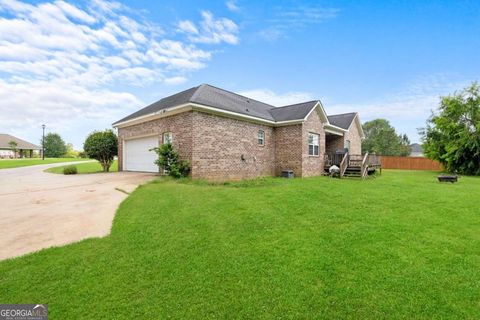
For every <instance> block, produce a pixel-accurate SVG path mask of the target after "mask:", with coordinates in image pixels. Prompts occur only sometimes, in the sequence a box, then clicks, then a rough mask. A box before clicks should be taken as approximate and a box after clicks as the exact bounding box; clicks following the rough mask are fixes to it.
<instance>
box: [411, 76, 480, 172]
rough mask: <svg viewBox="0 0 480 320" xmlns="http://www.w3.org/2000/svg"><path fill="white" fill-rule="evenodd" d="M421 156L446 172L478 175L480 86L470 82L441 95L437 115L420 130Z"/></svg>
mask: <svg viewBox="0 0 480 320" xmlns="http://www.w3.org/2000/svg"><path fill="white" fill-rule="evenodd" d="M420 134H421V135H422V138H423V142H424V144H423V148H424V152H425V155H426V156H427V157H429V158H431V159H435V160H438V161H439V162H440V163H442V164H443V165H444V166H445V168H446V169H447V170H448V171H450V172H458V173H461V174H469V175H480V87H479V85H478V83H476V82H474V83H472V85H470V86H469V87H467V88H465V89H463V90H462V91H460V92H458V93H457V92H456V93H454V94H453V95H449V96H446V97H442V98H441V101H440V106H439V108H438V112H437V114H432V116H431V117H430V118H429V119H428V120H427V125H426V128H424V129H421V130H420Z"/></svg>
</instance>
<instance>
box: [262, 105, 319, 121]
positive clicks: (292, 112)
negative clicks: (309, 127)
mask: <svg viewBox="0 0 480 320" xmlns="http://www.w3.org/2000/svg"><path fill="white" fill-rule="evenodd" d="M317 103H318V101H317V100H314V101H308V102H302V103H297V104H292V105H289V106H283V107H278V108H273V109H270V113H271V114H272V116H273V117H274V118H275V121H287V120H295V119H304V118H305V117H306V116H307V115H308V113H309V112H310V111H311V110H312V108H313V107H314V106H315V105H316V104H317Z"/></svg>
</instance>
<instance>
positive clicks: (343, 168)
mask: <svg viewBox="0 0 480 320" xmlns="http://www.w3.org/2000/svg"><path fill="white" fill-rule="evenodd" d="M349 158H350V157H349V155H348V152H346V153H345V154H344V155H343V159H342V162H340V178H341V177H343V175H344V174H345V171H347V168H348V164H349V162H350V161H349Z"/></svg>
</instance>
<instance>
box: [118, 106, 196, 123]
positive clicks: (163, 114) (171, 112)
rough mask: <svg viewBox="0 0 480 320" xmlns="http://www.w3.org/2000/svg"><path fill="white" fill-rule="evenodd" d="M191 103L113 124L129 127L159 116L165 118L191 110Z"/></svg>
mask: <svg viewBox="0 0 480 320" xmlns="http://www.w3.org/2000/svg"><path fill="white" fill-rule="evenodd" d="M191 108H192V107H191V105H190V104H188V103H187V104H181V105H178V106H175V107H172V108H166V109H162V110H159V111H157V112H153V113H150V114H146V115H143V116H139V117H136V118H133V119H129V120H125V121H122V122H118V123H115V124H114V125H113V127H114V128H123V127H128V126H131V125H134V124H138V123H142V122H146V121H151V120H155V119H159V118H163V117H166V116H171V115H174V114H177V113H181V112H185V111H190V110H191Z"/></svg>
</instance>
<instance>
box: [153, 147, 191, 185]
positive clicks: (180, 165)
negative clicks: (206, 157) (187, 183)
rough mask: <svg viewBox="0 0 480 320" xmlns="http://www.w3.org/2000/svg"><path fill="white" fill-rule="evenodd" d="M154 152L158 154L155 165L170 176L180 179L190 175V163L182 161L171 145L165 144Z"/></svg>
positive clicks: (154, 149)
mask: <svg viewBox="0 0 480 320" xmlns="http://www.w3.org/2000/svg"><path fill="white" fill-rule="evenodd" d="M152 150H153V151H155V152H156V153H157V154H158V159H157V160H155V164H156V165H157V166H159V167H160V168H162V169H163V170H164V171H165V172H167V173H168V175H169V176H171V177H174V178H180V177H186V176H188V174H189V173H190V163H188V161H180V158H179V156H178V153H177V152H176V151H175V150H174V149H173V146H172V144H171V143H164V144H162V145H161V146H160V147H158V148H153V149H152Z"/></svg>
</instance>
